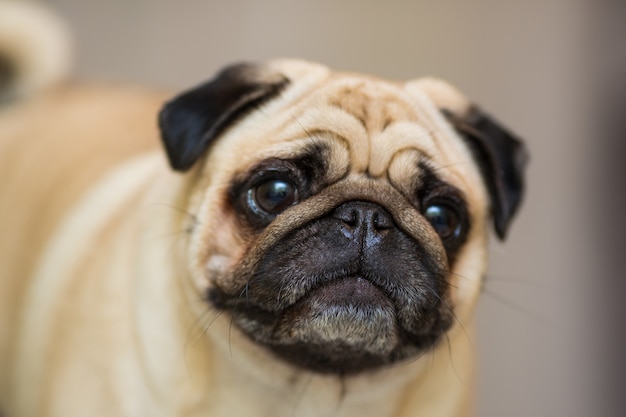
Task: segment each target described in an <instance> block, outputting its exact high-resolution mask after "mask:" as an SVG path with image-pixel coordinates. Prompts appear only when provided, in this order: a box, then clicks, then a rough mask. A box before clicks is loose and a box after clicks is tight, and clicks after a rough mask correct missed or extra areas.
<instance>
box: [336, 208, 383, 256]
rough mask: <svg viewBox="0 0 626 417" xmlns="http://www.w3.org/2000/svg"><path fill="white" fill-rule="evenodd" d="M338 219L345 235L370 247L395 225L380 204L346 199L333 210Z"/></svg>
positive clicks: (378, 241) (377, 242)
mask: <svg viewBox="0 0 626 417" xmlns="http://www.w3.org/2000/svg"><path fill="white" fill-rule="evenodd" d="M333 218H335V219H337V220H339V222H340V227H341V232H342V233H343V235H344V236H345V237H347V238H348V239H351V240H353V241H355V243H359V244H361V245H364V246H365V247H371V246H373V245H376V244H379V243H380V241H381V240H382V238H383V237H384V236H385V235H386V234H387V232H388V231H389V230H390V229H393V228H394V227H395V223H394V221H393V217H391V215H390V214H389V213H388V212H387V210H385V209H384V208H382V207H381V206H379V205H378V204H375V203H370V202H365V201H348V202H346V203H343V204H342V205H340V206H339V207H337V208H336V209H335V211H334V212H333Z"/></svg>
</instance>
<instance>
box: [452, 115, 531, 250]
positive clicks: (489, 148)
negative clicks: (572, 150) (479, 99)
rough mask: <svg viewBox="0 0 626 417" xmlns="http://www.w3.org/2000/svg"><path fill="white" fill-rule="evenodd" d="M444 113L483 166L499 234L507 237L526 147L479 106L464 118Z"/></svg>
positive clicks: (519, 191) (517, 199)
mask: <svg viewBox="0 0 626 417" xmlns="http://www.w3.org/2000/svg"><path fill="white" fill-rule="evenodd" d="M444 114H445V115H446V117H447V118H448V120H449V121H450V122H451V123H452V125H453V126H454V127H455V128H456V130H457V131H458V132H459V133H461V135H462V137H463V138H464V139H465V140H466V142H467V144H468V146H469V147H470V149H471V151H472V153H473V155H474V158H475V159H476V161H477V163H478V165H479V166H480V169H481V172H482V175H483V178H484V180H485V182H486V184H487V190H488V191H489V194H490V197H491V202H492V211H493V218H494V223H495V229H496V233H497V234H498V237H499V238H500V239H504V238H505V236H506V233H507V230H508V228H509V225H510V223H511V220H512V219H513V215H514V214H515V212H516V211H517V209H518V207H519V205H520V202H521V200H522V196H523V194H524V171H525V168H526V164H527V162H528V153H527V152H526V148H525V147H524V144H523V143H522V142H521V141H520V140H519V139H517V138H516V137H515V136H514V135H513V134H512V133H510V132H509V131H507V130H506V129H505V128H504V127H502V126H500V125H499V124H498V123H496V122H495V121H494V120H492V119H491V118H490V117H489V116H488V115H486V114H485V113H483V112H481V111H480V110H479V109H478V108H476V107H473V108H472V109H471V110H470V111H469V113H468V114H467V115H466V116H465V117H459V116H456V115H454V114H453V113H451V112H449V111H446V110H444Z"/></svg>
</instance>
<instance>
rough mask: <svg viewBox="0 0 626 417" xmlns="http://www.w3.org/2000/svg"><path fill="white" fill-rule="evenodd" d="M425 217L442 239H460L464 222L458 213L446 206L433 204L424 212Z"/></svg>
mask: <svg viewBox="0 0 626 417" xmlns="http://www.w3.org/2000/svg"><path fill="white" fill-rule="evenodd" d="M424 217H425V218H426V220H428V221H429V222H430V224H431V225H432V226H433V228H434V229H435V231H436V232H437V234H438V235H439V236H440V237H441V239H449V238H458V237H459V236H460V235H461V231H462V222H461V218H460V216H459V214H458V213H457V211H456V210H455V209H453V208H451V207H449V206H447V205H445V204H431V205H429V206H427V207H426V208H425V210H424Z"/></svg>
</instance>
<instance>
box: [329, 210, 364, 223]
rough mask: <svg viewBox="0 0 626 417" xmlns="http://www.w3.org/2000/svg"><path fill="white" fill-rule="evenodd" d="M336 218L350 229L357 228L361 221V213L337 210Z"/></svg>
mask: <svg viewBox="0 0 626 417" xmlns="http://www.w3.org/2000/svg"><path fill="white" fill-rule="evenodd" d="M334 217H335V219H337V220H340V221H341V222H343V223H344V224H345V225H346V226H350V227H355V226H356V225H357V223H358V221H359V213H358V210H356V209H352V210H337V211H335V213H334Z"/></svg>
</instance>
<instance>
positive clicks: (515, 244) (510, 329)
mask: <svg viewBox="0 0 626 417" xmlns="http://www.w3.org/2000/svg"><path fill="white" fill-rule="evenodd" d="M47 3H48V4H49V5H51V6H52V7H53V8H55V9H56V10H58V11H59V12H60V13H61V15H62V16H64V17H65V19H66V20H67V22H68V23H69V25H70V26H71V28H72V30H73V32H74V36H75V41H76V51H77V57H76V77H77V78H79V79H83V80H110V81H116V82H124V83H132V84H142V85H153V86H156V87H166V88H171V89H173V91H174V90H176V89H181V88H185V87H189V86H191V85H193V84H196V83H198V82H199V81H201V80H204V79H206V78H208V77H209V76H210V75H211V74H212V73H214V72H215V71H216V70H217V69H219V68H220V67H221V66H223V65H225V64H227V63H231V62H233V61H240V60H264V59H268V58H273V57H298V58H305V59H309V60H314V61H320V62H323V63H325V64H327V65H329V66H331V67H333V68H336V69H346V70H354V71H359V72H366V73H373V74H376V75H379V76H382V77H388V78H394V79H410V78H415V77H418V76H423V75H435V76H438V77H441V78H444V79H447V80H449V81H451V82H452V83H453V84H455V85H457V86H458V87H460V88H461V89H462V90H463V91H465V92H466V93H467V95H468V96H470V97H471V98H473V99H474V100H475V101H476V102H477V103H479V104H480V105H481V106H482V107H483V108H484V109H486V110H488V111H490V112H491V113H492V114H493V115H495V116H496V118H497V119H499V120H500V121H501V122H502V123H503V124H505V125H506V126H508V127H510V128H511V129H512V130H513V131H515V132H517V133H518V135H520V136H521V137H523V138H524V139H525V140H526V142H527V144H528V147H529V149H530V153H531V155H532V160H531V165H530V168H529V177H528V194H527V198H526V201H525V204H524V206H523V207H522V210H521V212H520V215H519V217H518V219H517V221H516V222H515V224H514V225H513V229H512V231H511V233H510V237H509V238H508V240H507V241H506V242H504V243H500V242H497V241H496V240H495V239H494V243H493V245H492V246H493V250H492V263H491V265H492V266H491V269H490V274H489V277H488V279H487V282H486V285H485V291H484V294H483V296H482V299H481V302H480V306H479V311H478V334H477V335H476V340H475V342H474V344H475V345H476V346H477V347H478V351H479V361H480V362H479V375H478V382H479V388H478V394H479V397H478V403H477V408H478V413H477V415H478V416H481V417H502V416H507V417H518V416H519V417H527V416H551V417H554V416H568V417H589V416H616V417H617V416H623V415H624V411H623V408H624V407H623V406H621V404H619V402H620V401H623V398H622V396H623V394H626V388H624V387H626V385H624V383H623V381H622V380H623V379H624V378H623V377H622V375H623V373H624V368H623V365H624V361H623V360H621V356H622V355H623V353H624V351H625V350H624V345H623V344H620V342H621V341H622V336H623V334H624V330H626V326H625V325H624V323H623V321H622V320H621V317H624V313H625V312H626V309H625V308H624V307H622V306H621V300H620V296H621V295H622V294H625V295H626V291H624V289H625V287H626V285H625V284H624V282H623V280H622V278H624V274H623V272H622V271H623V267H622V266H621V265H620V262H621V259H620V255H621V253H622V251H623V250H624V245H622V242H623V239H621V238H620V235H619V234H618V233H615V232H617V231H621V230H622V229H623V225H624V221H623V219H622V217H623V213H622V210H621V207H624V203H625V202H626V201H624V200H623V193H622V189H623V188H624V185H623V181H622V180H623V179H624V178H626V175H625V174H626V173H625V172H624V171H626V169H625V168H624V167H623V166H624V162H622V155H625V152H626V146H625V141H624V139H626V122H625V121H624V119H625V117H626V114H625V111H624V109H625V108H626V88H625V87H626V85H625V83H624V80H625V77H624V74H625V73H626V8H625V4H624V3H625V2H623V1H618V0H615V1H612V0H525V1H497V0H473V1H451V0H438V1H434V0H433V1H427V0H423V1H422V0H405V1H400V0H387V1H384V2H382V1H373V0H317V1H309V2H305V1H295V0H291V1H286V0H284V1H283V0H267V1H258V0H229V1H228V2H226V1H222V2H218V1H210V0H205V1H200V0H185V1H166V0H107V1H98V2H96V1H94V2H87V1H84V0H48V1H47ZM611 239H614V240H611Z"/></svg>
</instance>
